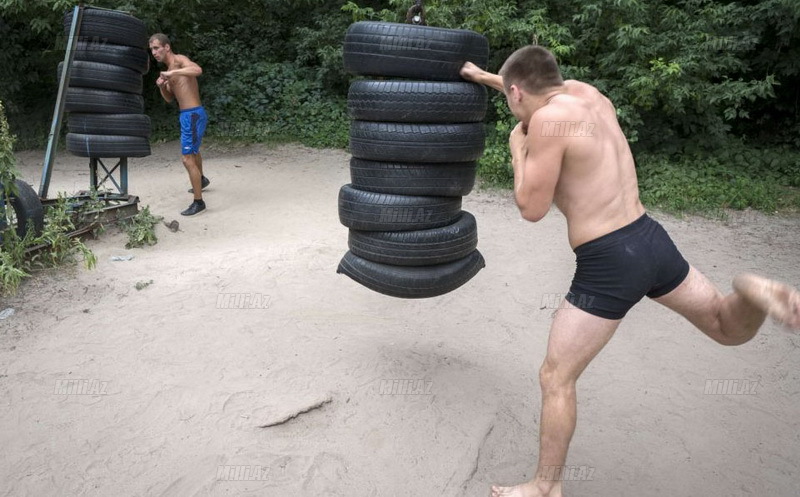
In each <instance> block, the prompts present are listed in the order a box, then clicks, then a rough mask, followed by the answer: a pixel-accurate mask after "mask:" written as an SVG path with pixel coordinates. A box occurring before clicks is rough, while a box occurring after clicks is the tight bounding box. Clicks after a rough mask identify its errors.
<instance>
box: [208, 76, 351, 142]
mask: <svg viewBox="0 0 800 497" xmlns="http://www.w3.org/2000/svg"><path fill="white" fill-rule="evenodd" d="M217 88H218V89H219V90H220V91H219V93H217V94H214V95H210V96H209V98H208V99H207V101H208V102H209V103H208V106H209V109H210V112H209V114H210V115H211V116H212V122H211V124H210V125H209V134H210V135H211V136H220V137H236V138H240V139H246V140H268V139H270V138H275V137H286V136H289V137H294V138H295V139H298V140H300V141H302V142H303V143H307V144H311V145H315V146H321V147H340V148H342V147H344V146H346V145H347V140H348V135H347V130H348V121H347V112H346V104H345V101H344V99H343V98H341V97H331V96H326V94H325V90H324V88H323V85H322V83H321V82H320V81H315V80H314V74H313V72H312V71H309V70H303V69H298V68H297V67H296V65H294V64H292V63H282V64H272V63H265V62H259V63H254V64H250V65H247V66H245V67H242V68H240V69H236V70H233V71H231V72H230V73H228V74H227V75H226V76H225V77H224V78H223V79H222V80H221V81H220V82H219V83H218V86H217ZM243 100H244V101H247V102H248V104H247V105H244V106H243V105H241V103H240V102H242V101H243ZM213 116H224V118H217V119H214V118H213ZM215 121H216V122H215Z"/></svg>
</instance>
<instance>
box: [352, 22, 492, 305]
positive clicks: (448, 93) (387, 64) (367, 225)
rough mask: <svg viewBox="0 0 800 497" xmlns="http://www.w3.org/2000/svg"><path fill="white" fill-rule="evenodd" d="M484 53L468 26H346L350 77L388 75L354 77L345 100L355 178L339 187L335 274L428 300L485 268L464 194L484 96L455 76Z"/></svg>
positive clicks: (480, 136) (478, 150) (478, 147)
mask: <svg viewBox="0 0 800 497" xmlns="http://www.w3.org/2000/svg"><path fill="white" fill-rule="evenodd" d="M488 57H489V45H488V42H487V40H486V38H484V37H483V36H482V35H480V34H478V33H475V32H472V31H466V30H455V29H443V28H434V27H428V26H416V25H411V24H395V23H385V22H370V21H366V22H358V23H355V24H352V25H351V26H350V28H349V29H348V31H347V35H346V37H345V42H344V67H345V70H346V71H348V72H349V73H351V74H354V75H358V76H367V77H382V78H384V79H381V80H371V79H362V80H356V81H354V82H353V83H352V85H351V86H350V91H349V94H348V109H349V112H350V117H351V118H352V119H353V121H352V122H351V127H350V152H351V154H352V159H351V162H350V176H351V183H350V184H348V185H344V186H343V187H342V188H341V190H340V192H339V219H340V221H341V223H342V224H343V225H344V226H346V227H348V228H349V229H350V234H349V240H348V247H349V249H350V250H349V251H348V252H347V253H346V254H345V256H344V257H343V259H342V261H341V263H340V264H339V268H338V270H337V272H339V273H343V274H345V275H347V276H349V277H350V278H352V279H353V280H355V281H356V282H358V283H360V284H362V285H364V286H365V287H367V288H370V289H371V290H374V291H376V292H379V293H382V294H385V295H390V296H393V297H400V298H426V297H435V296H438V295H443V294H445V293H448V292H451V291H453V290H455V289H456V288H458V287H460V286H461V285H463V284H464V283H466V282H467V281H469V280H470V279H471V278H472V277H473V276H475V274H477V273H478V271H480V270H481V269H482V268H483V267H484V265H485V263H484V260H483V257H482V256H481V254H480V252H478V250H477V243H478V234H477V227H476V224H475V218H474V217H473V216H472V214H470V213H468V212H466V211H462V210H461V198H462V196H464V195H467V194H469V192H470V191H471V190H472V187H473V186H474V183H475V172H476V167H477V162H476V161H477V160H478V158H480V156H481V155H482V154H483V149H484V142H485V131H484V125H483V118H484V115H485V113H486V106H487V92H486V89H485V88H484V87H483V86H482V85H478V84H474V83H468V82H465V81H464V80H463V79H462V78H461V77H460V75H459V71H460V69H461V67H462V66H463V64H464V62H466V61H471V62H473V63H475V64H477V65H478V66H481V67H483V68H485V67H486V65H487V62H488ZM385 78H405V79H385Z"/></svg>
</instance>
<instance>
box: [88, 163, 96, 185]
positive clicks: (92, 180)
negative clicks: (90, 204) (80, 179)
mask: <svg viewBox="0 0 800 497" xmlns="http://www.w3.org/2000/svg"><path fill="white" fill-rule="evenodd" d="M89 187H90V189H91V190H97V158H96V157H91V158H89Z"/></svg>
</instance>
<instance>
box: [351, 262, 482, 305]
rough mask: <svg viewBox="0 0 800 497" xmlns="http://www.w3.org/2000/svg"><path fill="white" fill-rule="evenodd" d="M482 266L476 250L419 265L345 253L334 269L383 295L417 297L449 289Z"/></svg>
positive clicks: (464, 281)
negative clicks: (430, 263)
mask: <svg viewBox="0 0 800 497" xmlns="http://www.w3.org/2000/svg"><path fill="white" fill-rule="evenodd" d="M485 265H486V263H485V262H484V260H483V256H482V255H481V253H480V252H478V251H477V250H474V251H473V252H472V253H471V254H469V255H468V256H466V257H464V258H462V259H458V260H456V261H453V262H448V263H446V264H438V265H436V266H421V267H415V266H392V265H388V264H380V263H377V262H371V261H368V260H365V259H362V258H361V257H358V256H357V255H354V254H353V253H352V252H347V253H346V254H345V255H344V257H343V258H342V260H341V262H340V263H339V267H338V269H337V270H336V272H337V273H340V274H345V275H347V276H349V277H350V278H352V279H353V280H354V281H356V282H358V283H360V284H362V285H364V286H365V287H367V288H369V289H370V290H374V291H376V292H379V293H382V294H384V295H389V296H391V297H399V298H406V299H418V298H428V297H436V296H438V295H444V294H445V293H448V292H452V291H453V290H455V289H456V288H458V287H460V286H461V285H463V284H464V283H466V282H467V281H469V280H470V279H472V277H473V276H475V275H476V274H477V273H478V271H480V270H481V269H482V268H483V267H484V266H485Z"/></svg>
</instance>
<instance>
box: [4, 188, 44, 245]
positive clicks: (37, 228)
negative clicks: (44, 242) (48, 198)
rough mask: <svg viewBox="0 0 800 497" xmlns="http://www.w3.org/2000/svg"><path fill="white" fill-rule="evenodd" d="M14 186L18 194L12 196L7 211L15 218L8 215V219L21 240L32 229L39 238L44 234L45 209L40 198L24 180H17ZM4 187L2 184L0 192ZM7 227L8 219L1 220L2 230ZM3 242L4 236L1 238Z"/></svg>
mask: <svg viewBox="0 0 800 497" xmlns="http://www.w3.org/2000/svg"><path fill="white" fill-rule="evenodd" d="M14 184H15V185H16V187H17V193H16V194H13V195H11V197H10V198H9V204H8V205H6V209H10V210H12V211H13V214H14V217H13V218H11V217H10V216H9V215H8V214H9V213H6V218H8V219H10V220H11V224H12V225H13V227H14V231H15V232H16V233H17V236H18V237H20V238H25V235H26V234H27V233H28V230H29V228H30V227H33V233H34V235H36V236H38V235H40V234H41V233H42V229H43V228H44V207H43V206H42V201H41V200H39V196H38V195H37V194H36V192H35V191H34V190H33V188H32V187H31V185H29V184H28V183H25V182H24V181H22V180H19V179H18V180H15V181H14ZM2 188H3V186H2V185H1V184H0V191H2ZM5 227H6V219H0V229H4V228H5ZM0 240H2V236H0Z"/></svg>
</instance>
